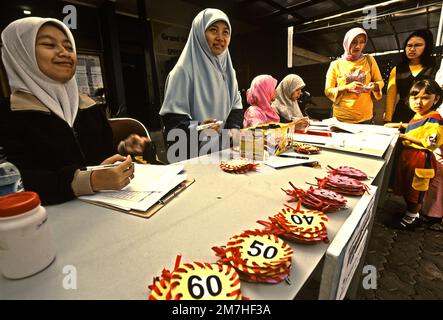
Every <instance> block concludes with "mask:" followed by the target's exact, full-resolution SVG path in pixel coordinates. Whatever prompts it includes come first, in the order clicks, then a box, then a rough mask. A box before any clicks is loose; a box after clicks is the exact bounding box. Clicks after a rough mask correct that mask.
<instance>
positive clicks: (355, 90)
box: [325, 28, 384, 123]
mask: <svg viewBox="0 0 443 320" xmlns="http://www.w3.org/2000/svg"><path fill="white" fill-rule="evenodd" d="M367 41H368V35H367V34H366V31H365V30H364V29H362V28H353V29H351V30H349V31H348V32H347V33H346V35H345V38H344V41H343V48H344V49H345V53H344V54H343V56H342V57H341V58H340V59H337V60H335V61H333V62H331V65H330V66H329V70H328V73H327V74H326V84H325V95H326V96H327V97H328V98H329V99H330V100H331V101H332V102H333V111H334V117H336V118H337V119H338V120H339V121H343V122H349V123H372V118H373V103H372V98H371V92H372V94H373V95H374V97H375V98H376V99H377V100H380V99H381V97H382V93H381V89H382V88H383V85H384V83H383V80H382V77H381V74H380V69H379V68H378V65H377V62H376V61H375V59H374V58H373V57H372V56H370V55H365V54H363V50H364V48H365V46H366V42H367Z"/></svg>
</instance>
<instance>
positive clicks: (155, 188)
mask: <svg viewBox="0 0 443 320" xmlns="http://www.w3.org/2000/svg"><path fill="white" fill-rule="evenodd" d="M183 169H184V167H183V165H168V166H157V165H140V164H135V171H134V179H133V180H132V181H131V183H130V184H129V185H128V186H126V187H125V188H124V189H122V190H120V191H101V192H98V193H96V194H94V195H87V196H81V197H79V199H80V200H83V201H86V202H89V203H93V204H97V205H100V206H105V207H108V208H112V209H116V210H119V211H123V212H127V213H130V214H134V215H137V216H141V217H146V218H148V217H150V216H152V215H153V214H154V213H155V212H157V211H158V210H159V209H161V208H162V207H163V206H164V205H165V204H166V203H167V202H169V201H170V200H172V199H173V198H174V197H175V196H176V195H177V194H178V193H180V192H181V191H182V190H184V189H185V188H187V187H188V186H189V185H191V184H192V183H193V182H194V180H187V176H186V174H184V173H182V171H183Z"/></svg>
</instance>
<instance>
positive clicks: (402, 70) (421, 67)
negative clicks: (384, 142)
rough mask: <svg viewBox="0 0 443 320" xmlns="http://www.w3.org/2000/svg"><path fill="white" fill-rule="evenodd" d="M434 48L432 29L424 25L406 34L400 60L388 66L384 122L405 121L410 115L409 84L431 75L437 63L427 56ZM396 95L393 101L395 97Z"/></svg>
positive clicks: (433, 76) (434, 73)
mask: <svg viewBox="0 0 443 320" xmlns="http://www.w3.org/2000/svg"><path fill="white" fill-rule="evenodd" d="M433 48H434V38H433V35H432V32H431V31H429V30H426V29H422V30H417V31H415V32H413V33H412V34H410V35H409V36H408V37H407V39H406V41H405V43H404V46H403V49H404V52H403V55H402V61H401V62H400V63H399V64H398V65H397V66H396V67H394V68H393V69H392V71H391V74H390V76H389V83H388V91H387V93H388V94H387V97H386V111H385V115H384V120H385V121H386V122H405V123H408V122H409V120H411V119H412V117H413V116H414V112H413V111H412V110H411V109H410V108H409V107H408V105H407V99H408V94H409V90H410V89H411V87H412V84H413V83H414V82H415V81H417V80H422V79H426V78H428V79H434V78H435V75H436V73H437V70H438V67H437V65H436V63H435V59H434V58H433V57H432V56H431V53H432V49H433ZM397 94H398V95H399V100H398V102H397V104H395V101H396V99H397Z"/></svg>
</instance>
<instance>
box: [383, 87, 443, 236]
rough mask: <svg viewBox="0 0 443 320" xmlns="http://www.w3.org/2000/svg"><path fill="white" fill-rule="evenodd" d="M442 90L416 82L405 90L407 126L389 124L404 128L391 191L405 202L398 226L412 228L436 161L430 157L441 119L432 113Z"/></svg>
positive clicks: (442, 135) (439, 141)
mask: <svg viewBox="0 0 443 320" xmlns="http://www.w3.org/2000/svg"><path fill="white" fill-rule="evenodd" d="M441 99H442V90H441V88H440V86H439V85H438V84H437V82H435V81H434V80H419V81H417V82H415V83H414V85H413V86H412V88H411V90H410V91H409V107H410V108H411V109H412V110H413V111H414V112H415V115H414V117H413V118H412V119H411V121H410V122H409V123H408V124H403V123H401V122H400V123H389V124H386V126H388V127H392V128H405V129H406V131H405V133H404V134H400V139H401V140H402V143H403V150H402V152H401V154H400V160H399V165H398V167H397V175H396V179H395V182H394V192H395V193H396V194H397V195H402V196H403V197H404V199H405V200H406V204H407V211H406V213H405V215H404V216H403V218H402V219H401V221H400V224H399V227H401V228H404V229H411V228H413V227H415V225H416V222H417V218H418V216H419V211H420V209H421V207H422V203H423V197H424V196H425V193H426V191H427V190H428V188H429V182H430V180H431V179H432V178H433V177H434V175H435V168H436V166H437V163H436V162H437V160H436V158H435V156H434V154H433V151H434V150H435V149H436V148H439V147H440V146H442V145H443V118H442V117H441V115H440V114H439V112H438V111H436V109H437V107H438V106H439V105H440V103H441Z"/></svg>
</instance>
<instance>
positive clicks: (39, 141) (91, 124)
mask: <svg viewBox="0 0 443 320" xmlns="http://www.w3.org/2000/svg"><path fill="white" fill-rule="evenodd" d="M18 94H19V95H21V97H20V99H14V98H12V97H11V101H13V103H12V105H13V110H11V102H10V99H7V100H4V101H3V102H2V103H1V105H0V146H3V147H4V151H5V153H6V156H7V159H8V161H9V162H11V163H13V164H15V165H16V166H17V168H18V169H19V171H20V173H21V175H22V179H23V183H24V188H25V190H27V191H35V192H37V193H38V194H39V196H40V198H41V200H42V203H43V204H54V203H60V202H64V201H67V200H70V199H72V198H74V197H75V195H74V193H73V190H72V188H71V182H72V180H73V176H74V173H75V171H76V170H77V169H78V168H80V167H83V166H86V165H97V164H100V163H101V162H102V161H103V160H104V159H106V158H108V157H110V156H111V155H113V154H114V153H115V150H114V147H113V144H112V131H111V128H110V126H109V123H108V121H107V119H106V116H105V114H104V112H103V111H102V109H101V108H100V107H99V106H97V105H93V104H91V101H92V100H89V101H87V102H88V103H89V105H88V104H87V103H86V104H85V103H84V100H85V99H84V98H83V99H82V98H81V99H80V107H79V111H78V113H77V116H76V119H75V122H74V126H73V128H71V127H70V126H69V125H68V124H67V123H66V122H65V121H64V120H62V119H60V118H59V117H58V116H56V115H55V114H53V113H52V112H50V111H49V109H47V108H46V107H45V106H44V105H43V104H42V103H41V102H40V101H38V100H37V99H36V98H35V97H33V96H31V95H29V94H22V93H18ZM13 99H14V100H13ZM82 101H83V102H82Z"/></svg>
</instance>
